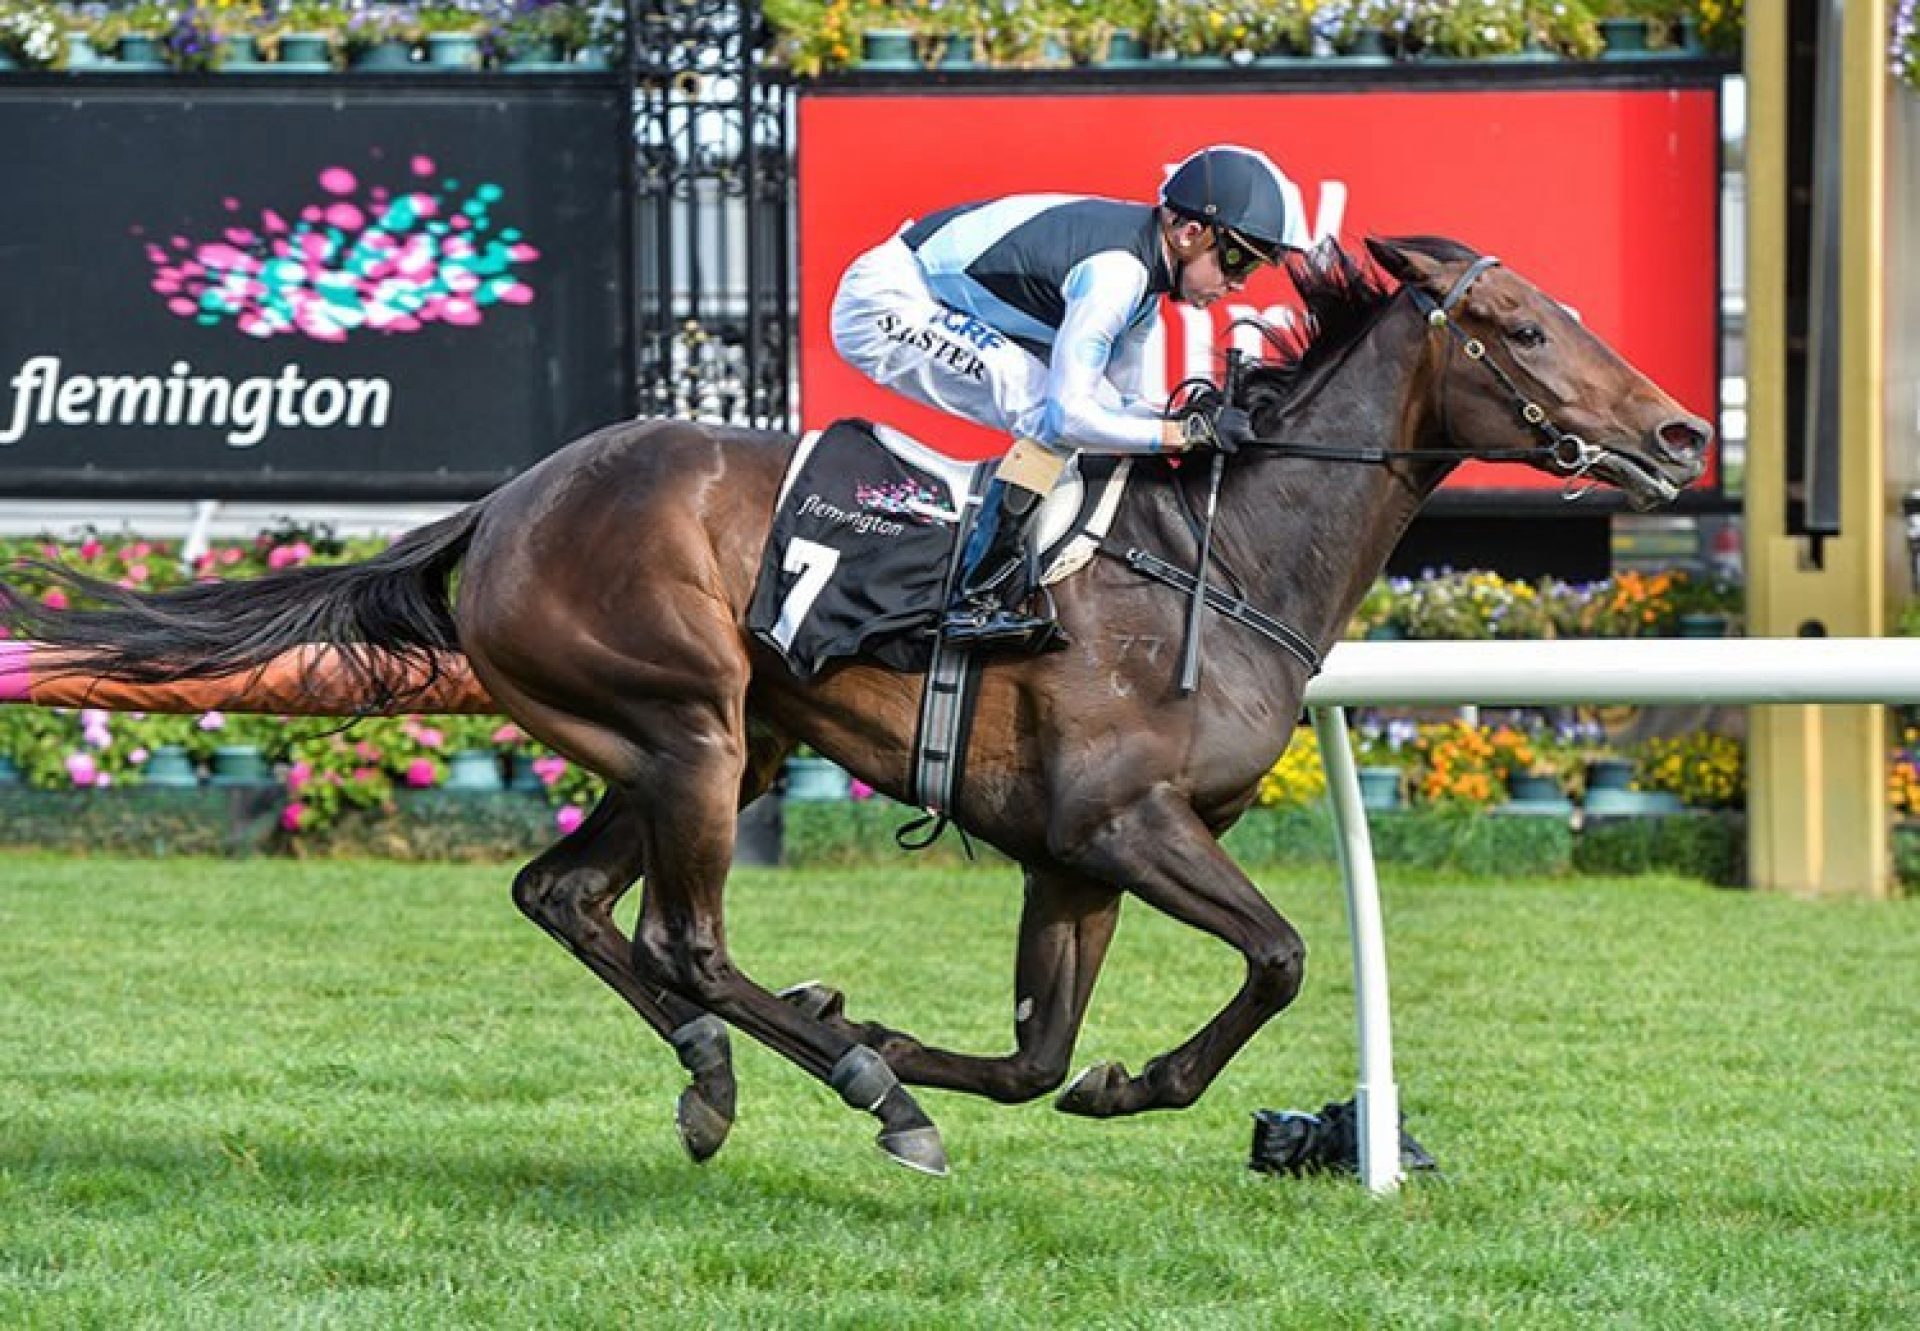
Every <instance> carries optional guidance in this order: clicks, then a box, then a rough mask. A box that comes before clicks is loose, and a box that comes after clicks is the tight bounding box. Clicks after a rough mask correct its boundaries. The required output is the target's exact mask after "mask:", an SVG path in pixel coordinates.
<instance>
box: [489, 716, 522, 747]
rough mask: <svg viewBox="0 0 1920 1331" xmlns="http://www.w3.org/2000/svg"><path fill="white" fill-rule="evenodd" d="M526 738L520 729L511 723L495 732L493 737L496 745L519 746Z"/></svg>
mask: <svg viewBox="0 0 1920 1331" xmlns="http://www.w3.org/2000/svg"><path fill="white" fill-rule="evenodd" d="M525 738H526V735H525V734H524V733H522V731H521V729H520V727H519V726H516V725H515V724H514V723H513V722H511V721H509V722H507V723H506V724H505V725H504V726H501V727H500V728H499V729H498V730H496V731H494V732H493V736H492V739H493V742H494V743H495V744H518V743H519V742H520V741H521V740H523V739H525Z"/></svg>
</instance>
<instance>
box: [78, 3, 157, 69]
mask: <svg viewBox="0 0 1920 1331" xmlns="http://www.w3.org/2000/svg"><path fill="white" fill-rule="evenodd" d="M174 21H175V15H174V12H173V11H172V10H171V9H168V8H167V7H166V6H165V5H162V4H157V3H153V0H142V2H141V3H140V4H135V5H128V6H126V7H125V8H123V9H112V10H108V11H107V13H106V14H105V16H104V17H102V18H101V19H100V21H99V22H98V23H96V24H94V26H93V31H92V33H91V34H90V36H91V40H92V42H93V46H94V49H95V50H97V51H101V52H104V53H106V54H108V55H110V56H111V57H112V60H113V63H114V64H116V65H118V66H119V67H120V68H122V69H164V68H165V67H166V65H167V57H166V54H165V52H164V51H163V50H162V49H161V42H162V41H163V40H164V39H165V38H166V36H167V34H168V32H169V31H170V30H171V29H172V28H173V25H174Z"/></svg>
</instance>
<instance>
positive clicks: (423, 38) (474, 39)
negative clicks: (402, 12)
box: [413, 0, 491, 69]
mask: <svg viewBox="0 0 1920 1331" xmlns="http://www.w3.org/2000/svg"><path fill="white" fill-rule="evenodd" d="M413 20H414V28H415V31H416V32H417V33H418V35H419V40H420V45H421V48H422V50H423V51H424V52H425V54H426V60H425V63H426V65H427V67H428V68H430V69H478V68H480V66H481V63H482V61H483V58H484V57H483V50H482V47H481V39H482V38H484V37H485V36H486V33H487V27H488V24H489V23H490V21H491V20H490V19H489V18H488V16H487V12H486V11H485V10H484V9H482V8H481V7H480V4H479V2H478V0H451V2H450V0H441V3H438V4H431V5H427V6H425V7H424V8H422V9H419V10H417V11H415V13H414V16H413Z"/></svg>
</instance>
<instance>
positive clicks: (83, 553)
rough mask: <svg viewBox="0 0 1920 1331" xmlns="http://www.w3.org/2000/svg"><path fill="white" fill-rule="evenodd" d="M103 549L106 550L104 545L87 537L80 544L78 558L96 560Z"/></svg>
mask: <svg viewBox="0 0 1920 1331" xmlns="http://www.w3.org/2000/svg"><path fill="white" fill-rule="evenodd" d="M104 549H106V547H105V546H104V545H102V544H100V542H98V541H96V540H95V539H93V537H91V536H89V537H88V538H87V539H86V540H84V541H82V542H80V557H81V558H82V559H98V558H99V557H100V552H101V551H102V550H104Z"/></svg>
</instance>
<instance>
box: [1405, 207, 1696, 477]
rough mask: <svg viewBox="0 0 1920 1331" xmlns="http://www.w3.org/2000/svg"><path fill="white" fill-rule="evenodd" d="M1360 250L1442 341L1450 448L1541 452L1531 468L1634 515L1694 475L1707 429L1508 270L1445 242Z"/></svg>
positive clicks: (1443, 411) (1443, 408)
mask: <svg viewBox="0 0 1920 1331" xmlns="http://www.w3.org/2000/svg"><path fill="white" fill-rule="evenodd" d="M1367 248H1368V249H1369V250H1370V251H1371V252H1372V254H1373V257H1374V260H1375V262H1377V263H1378V264H1379V265H1380V266H1381V267H1382V268H1384V269H1385V270H1386V271H1387V272H1388V273H1390V274H1392V275H1393V276H1394V277H1396V278H1398V279H1399V280H1400V283H1401V284H1402V286H1403V287H1406V288H1410V289H1411V291H1412V293H1413V298H1414V300H1415V301H1416V302H1417V303H1419V304H1420V306H1421V308H1422V309H1423V310H1425V311H1427V317H1428V321H1429V323H1430V324H1431V325H1432V326H1433V328H1434V335H1435V336H1436V337H1440V338H1442V339H1444V340H1445V342H1446V344H1447V350H1446V352H1445V355H1446V361H1445V369H1444V370H1443V371H1442V375H1441V382H1440V385H1439V390H1438V391H1439V411H1440V416H1441V420H1442V422H1443V423H1444V427H1445V429H1446V431H1447V433H1448V435H1449V436H1450V437H1451V439H1452V440H1453V441H1455V442H1457V443H1459V444H1460V445H1462V446H1463V447H1467V446H1470V447H1473V448H1476V449H1478V448H1487V449H1502V448H1509V447H1513V448H1527V447H1538V446H1542V445H1545V446H1547V447H1546V451H1545V452H1543V453H1542V455H1541V460H1540V461H1539V462H1538V463H1536V465H1538V466H1540V467H1541V468H1542V469H1543V470H1547V471H1551V472H1555V473H1557V474H1560V475H1564V476H1568V477H1581V476H1590V477H1593V478H1596V479H1599V480H1603V481H1608V482H1611V483H1612V484H1614V485H1616V486H1618V487H1619V488H1620V489H1621V490H1623V491H1625V492H1626V495H1627V499H1628V501H1629V502H1630V503H1632V505H1633V506H1634V507H1635V508H1637V509H1648V508H1653V507H1655V506H1657V505H1660V504H1665V503H1669V502H1671V501H1672V500H1673V498H1674V497H1675V496H1676V495H1678V494H1679V492H1680V491H1681V489H1682V488H1684V487H1685V486H1687V485H1689V484H1691V483H1692V482H1693V481H1695V480H1698V479H1699V477H1700V474H1701V473H1702V472H1703V471H1705V470H1706V465H1707V456H1706V455H1707V445H1709V444H1710V443H1712V442H1713V427H1712V426H1710V425H1708V424H1707V422H1705V421H1704V420H1701V419H1700V418H1699V417H1698V416H1695V415H1694V414H1693V413H1692V412H1689V411H1687V410H1686V409H1685V408H1684V407H1682V406H1681V405H1680V404H1679V403H1678V402H1675V401H1674V400H1673V399H1672V398H1671V397H1669V396H1668V395H1667V394H1666V393H1665V392H1663V391H1662V390H1661V389H1660V387H1659V386H1658V385H1657V384H1655V383H1654V382H1653V381H1652V380H1651V379H1648V378H1647V377H1646V376H1645V375H1643V374H1641V373H1640V372H1639V371H1638V370H1636V369H1634V368H1633V366H1631V365H1629V364H1627V362H1626V361H1625V360H1624V359H1622V358H1621V357H1620V355H1619V354H1618V353H1617V352H1615V351H1614V350H1613V348H1611V347H1609V346H1608V345H1607V344H1606V343H1605V342H1602V341H1601V340H1600V339H1599V338H1598V337H1596V336H1594V334H1593V333H1592V332H1590V331H1589V330H1588V329H1587V328H1586V327H1585V326H1583V325H1582V324H1581V323H1580V321H1579V320H1578V319H1575V318H1574V317H1573V316H1572V315H1571V314H1569V313H1568V312H1567V310H1566V309H1565V308H1564V307H1563V306H1562V305H1561V304H1560V303H1559V302H1558V301H1556V300H1554V299H1553V298H1552V297H1551V296H1548V295H1547V294H1546V293H1545V292H1543V291H1541V290H1540V289H1539V288H1538V287H1536V286H1534V285H1533V284H1532V283H1530V282H1528V281H1527V280H1526V279H1525V278H1523V277H1521V276H1520V275H1519V274H1517V273H1515V272H1513V271H1512V270H1511V269H1508V268H1504V267H1500V266H1498V264H1497V263H1496V261H1494V260H1492V259H1486V258H1482V257H1481V256H1480V255H1478V254H1475V253H1474V252H1473V251H1472V250H1470V249H1468V248H1466V247H1465V246H1464V245H1459V244H1456V243H1455V242H1453V241H1450V240H1440V239H1435V238H1430V237H1422V238H1414V239H1401V240H1378V239H1369V240H1368V241H1367Z"/></svg>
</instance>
